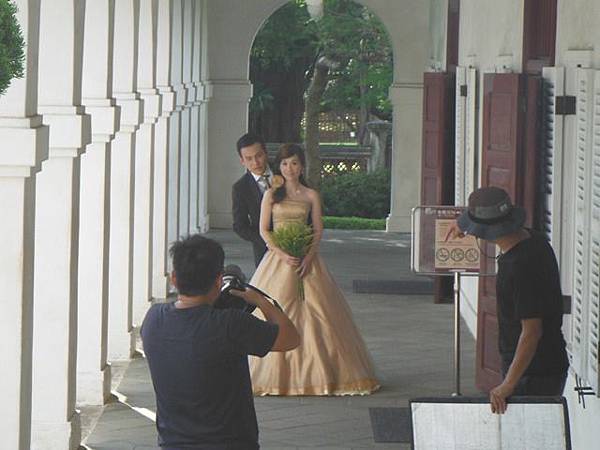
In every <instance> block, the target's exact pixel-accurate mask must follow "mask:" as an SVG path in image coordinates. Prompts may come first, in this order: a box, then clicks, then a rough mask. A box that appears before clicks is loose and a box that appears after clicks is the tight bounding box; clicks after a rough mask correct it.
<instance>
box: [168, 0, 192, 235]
mask: <svg viewBox="0 0 600 450" xmlns="http://www.w3.org/2000/svg"><path fill="white" fill-rule="evenodd" d="M171 21H172V22H171V85H172V86H173V89H174V91H175V111H174V112H173V115H172V116H171V123H170V127H169V160H168V168H169V169H168V184H167V189H168V209H167V213H168V219H167V228H168V232H167V236H168V241H169V242H173V241H175V240H177V239H178V238H179V236H180V232H181V230H182V226H181V224H180V218H181V214H182V213H181V192H180V185H181V180H180V176H181V149H182V147H183V142H182V141H183V139H182V128H183V127H182V122H183V117H182V116H183V114H182V111H183V109H184V106H185V104H186V102H187V100H186V91H185V87H184V85H183V0H172V11H171Z"/></svg>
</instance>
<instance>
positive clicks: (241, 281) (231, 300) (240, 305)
mask: <svg viewBox="0 0 600 450" xmlns="http://www.w3.org/2000/svg"><path fill="white" fill-rule="evenodd" d="M232 289H236V290H238V291H245V290H246V289H252V290H254V291H256V292H258V293H259V294H261V295H264V296H265V298H267V299H269V300H270V301H271V302H272V303H273V305H274V306H275V307H276V308H278V309H279V310H281V311H283V309H282V308H281V306H279V303H277V301H276V300H275V299H274V298H273V297H271V296H270V295H269V294H267V293H265V292H263V291H261V290H260V289H258V288H257V287H254V286H252V285H251V284H249V283H247V282H246V275H244V272H242V269H240V268H239V266H236V265H235V264H230V265H229V266H227V267H225V269H224V270H223V286H222V287H221V293H220V294H219V297H217V300H216V301H215V304H214V306H215V308H219V309H226V308H232V309H239V310H242V311H244V312H247V313H249V314H251V313H252V311H254V310H255V309H256V305H251V304H250V303H248V302H247V301H246V300H244V299H243V298H241V297H238V296H237V295H233V294H232V293H231V292H230V291H231V290H232Z"/></svg>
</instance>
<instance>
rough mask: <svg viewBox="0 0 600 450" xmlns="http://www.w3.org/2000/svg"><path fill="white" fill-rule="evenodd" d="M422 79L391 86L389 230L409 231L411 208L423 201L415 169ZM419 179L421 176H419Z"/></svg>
mask: <svg viewBox="0 0 600 450" xmlns="http://www.w3.org/2000/svg"><path fill="white" fill-rule="evenodd" d="M422 99H423V84H422V83H395V84H393V85H392V86H391V87H390V100H391V101H392V106H393V108H394V112H393V125H392V126H393V135H392V136H393V137H392V149H393V150H392V189H391V190H392V193H391V194H392V199H391V207H390V214H389V216H388V218H387V223H386V229H387V231H401V232H410V211H411V209H412V208H413V207H415V206H417V205H418V204H419V201H420V192H421V189H420V185H419V183H415V182H414V181H415V177H414V174H415V173H420V171H421V152H420V151H415V149H420V148H421V126H422V123H421V116H420V115H419V114H415V111H421V110H422V101H423V100H422ZM417 179H419V178H417Z"/></svg>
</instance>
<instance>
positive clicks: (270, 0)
mask: <svg viewBox="0 0 600 450" xmlns="http://www.w3.org/2000/svg"><path fill="white" fill-rule="evenodd" d="M357 1H358V3H360V4H362V5H364V6H366V7H368V8H369V9H370V10H371V11H372V12H373V13H374V14H376V15H377V16H378V17H379V18H380V19H381V20H382V22H383V24H384V26H385V27H386V29H387V31H388V35H389V37H390V41H391V42H392V48H393V53H394V77H393V83H392V86H391V87H390V99H391V102H392V105H393V148H394V151H393V155H392V202H391V203H392V204H391V212H390V216H389V218H388V230H390V231H410V210H411V208H412V207H414V206H415V205H417V204H418V203H419V193H420V180H419V179H418V175H416V174H419V173H420V164H421V157H420V154H421V117H422V110H421V104H422V85H423V83H422V77H423V71H424V69H425V66H426V60H427V52H426V44H427V40H428V38H427V36H428V26H427V25H428V17H429V3H428V2H423V1H422V0H357ZM287 2H288V0H261V1H260V2H243V3H241V2H236V1H234V0H222V1H220V2H207V3H208V6H207V8H208V23H207V27H208V31H209V35H210V36H211V42H209V43H208V49H207V50H208V55H207V73H206V85H207V87H208V92H209V99H208V105H207V117H208V124H207V133H208V148H209V161H208V173H209V179H208V197H209V199H208V207H209V215H210V224H211V227H216V228H219V227H224V228H228V227H230V225H231V203H230V198H229V197H230V196H229V192H228V190H227V189H224V187H225V183H231V184H232V183H233V182H234V181H235V179H236V178H237V177H238V176H239V175H240V173H241V169H240V165H239V162H238V161H237V158H236V157H235V154H234V152H233V150H232V149H233V148H234V145H235V140H236V139H237V137H238V136H239V135H241V134H243V133H244V132H245V131H246V128H247V121H248V107H247V106H248V101H249V99H250V97H251V92H252V91H251V89H252V88H251V85H250V82H249V80H248V75H249V60H250V51H251V48H252V44H253V43H254V38H255V37H256V34H257V33H258V31H259V30H260V28H261V27H262V25H263V24H264V22H265V21H266V20H267V18H268V17H270V16H271V15H272V14H273V13H274V12H275V11H276V10H277V9H279V8H280V7H282V6H283V5H285V4H286V3H287ZM225 55H226V56H225ZM224 137H226V139H224ZM224 168H225V169H227V170H228V172H230V173H231V175H228V177H229V179H226V178H227V177H223V176H220V177H217V176H214V175H213V176H212V177H211V176H210V174H211V173H215V174H216V173H218V172H221V173H222V171H223V169H224ZM213 169H214V170H213Z"/></svg>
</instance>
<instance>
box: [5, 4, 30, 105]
mask: <svg viewBox="0 0 600 450" xmlns="http://www.w3.org/2000/svg"><path fill="white" fill-rule="evenodd" d="M16 14H17V7H16V5H15V4H14V3H13V2H12V1H11V0H0V95H2V94H4V92H6V90H7V89H8V87H9V86H10V82H11V80H12V79H13V78H22V77H23V62H24V61H25V52H24V50H23V48H24V47H25V40H24V39H23V33H22V32H21V26H20V25H19V22H18V21H17V17H16Z"/></svg>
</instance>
